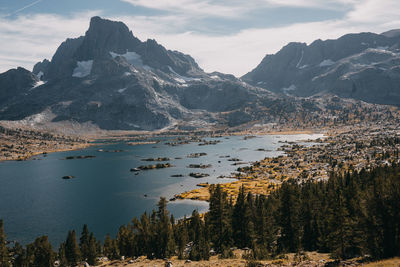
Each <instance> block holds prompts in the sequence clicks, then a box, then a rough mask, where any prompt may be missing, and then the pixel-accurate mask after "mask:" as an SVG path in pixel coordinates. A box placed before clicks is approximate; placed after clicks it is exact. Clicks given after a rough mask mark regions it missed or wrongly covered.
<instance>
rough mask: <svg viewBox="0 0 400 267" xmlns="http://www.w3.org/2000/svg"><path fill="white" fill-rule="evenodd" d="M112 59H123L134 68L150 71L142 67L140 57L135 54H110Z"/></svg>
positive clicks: (147, 67)
mask: <svg viewBox="0 0 400 267" xmlns="http://www.w3.org/2000/svg"><path fill="white" fill-rule="evenodd" d="M110 55H111V56H112V58H116V57H123V58H125V60H126V61H127V62H128V63H129V64H131V65H132V66H134V67H139V68H144V69H145V70H151V67H149V66H147V65H144V64H143V60H142V57H141V56H140V55H139V54H138V53H136V52H128V51H127V52H126V53H125V54H118V53H114V52H110Z"/></svg>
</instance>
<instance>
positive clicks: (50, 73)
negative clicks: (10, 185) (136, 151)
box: [0, 17, 275, 130]
mask: <svg viewBox="0 0 400 267" xmlns="http://www.w3.org/2000/svg"><path fill="white" fill-rule="evenodd" d="M0 84H1V85H3V84H4V86H2V87H1V88H2V89H3V88H5V92H3V90H2V92H1V95H0V109H1V110H2V112H1V113H0V120H21V119H24V118H25V117H27V116H32V115H35V114H40V113H42V112H43V111H47V112H46V116H47V118H45V119H46V120H51V121H52V122H57V121H67V120H69V121H76V122H92V123H94V124H96V125H98V126H99V127H100V128H103V129H128V130H154V129H161V128H164V127H171V126H176V125H180V124H181V123H182V122H184V121H186V122H188V121H189V122H190V123H187V124H184V125H183V126H182V127H186V128H187V129H191V128H199V127H203V126H207V125H215V124H218V123H223V124H226V123H229V124H235V123H243V122H244V121H246V118H245V119H243V118H239V119H238V122H235V120H236V119H237V116H236V117H235V115H233V116H232V115H227V114H229V112H231V111H236V112H237V110H238V109H241V108H244V107H246V106H250V105H251V106H257V105H258V103H260V104H261V105H268V104H269V103H270V102H271V101H274V100H275V98H274V97H273V94H272V93H270V92H269V91H267V90H265V89H260V88H254V87H252V86H249V85H247V84H245V83H243V82H242V81H240V80H239V79H237V78H235V77H234V76H233V75H225V74H221V73H211V74H209V73H205V72H204V71H203V70H202V69H201V68H200V67H199V66H198V65H197V63H196V62H195V61H194V59H193V58H192V57H190V56H188V55H185V54H183V53H180V52H177V51H170V50H167V49H165V48H164V47H163V46H161V45H160V44H158V43H157V42H156V41H155V40H147V41H145V42H142V41H140V40H139V39H137V38H136V37H135V36H134V35H133V34H132V32H131V31H130V30H129V29H128V27H127V26H126V25H125V24H123V23H122V22H114V21H110V20H106V19H102V18H100V17H93V18H92V19H91V21H90V27H89V29H88V31H87V32H86V34H85V36H81V37H79V38H75V39H67V40H66V41H65V42H63V43H62V44H61V45H60V46H59V48H58V49H57V51H56V53H55V54H54V56H53V58H52V59H51V61H49V60H44V61H42V62H39V63H37V64H36V65H35V66H34V68H33V72H32V73H30V72H29V71H27V70H25V69H22V68H18V69H17V70H10V71H9V72H6V73H3V74H0ZM221 112H228V113H227V114H225V115H221ZM46 116H45V117H46ZM224 116H225V117H226V118H225V117H224ZM247 120H252V117H251V116H250V117H249V118H247ZM178 127H179V126H178Z"/></svg>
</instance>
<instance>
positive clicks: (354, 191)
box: [0, 163, 400, 266]
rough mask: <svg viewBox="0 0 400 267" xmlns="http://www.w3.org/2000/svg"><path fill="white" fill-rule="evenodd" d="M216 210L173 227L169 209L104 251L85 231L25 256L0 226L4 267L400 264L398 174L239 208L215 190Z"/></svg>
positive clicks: (362, 176)
mask: <svg viewBox="0 0 400 267" xmlns="http://www.w3.org/2000/svg"><path fill="white" fill-rule="evenodd" d="M210 191H211V192H210V193H211V198H210V209H209V212H207V213H206V214H205V215H204V216H203V215H200V214H199V213H198V212H197V211H193V214H192V216H191V217H190V218H184V219H180V220H175V219H174V218H173V216H170V215H169V212H168V211H167V208H166V205H167V201H166V200H165V199H164V198H161V199H160V201H159V203H158V209H157V210H155V211H153V212H152V213H151V214H147V213H144V214H143V215H142V216H141V217H140V218H134V219H133V220H132V222H131V223H129V224H127V225H124V226H121V228H120V229H119V232H118V234H117V236H116V237H115V238H114V239H113V238H111V237H110V236H107V237H106V239H105V241H104V244H103V245H102V244H101V243H100V242H99V241H97V240H96V239H95V237H94V235H93V234H91V233H90V232H89V230H88V228H87V226H86V225H85V226H84V228H83V231H82V234H81V237H80V239H79V240H78V239H77V237H76V234H75V231H70V232H69V233H68V235H67V239H66V241H65V242H64V243H63V244H61V246H60V248H59V250H58V253H55V252H54V251H53V248H52V246H51V245H50V243H49V241H48V239H47V237H46V236H43V237H40V238H38V239H36V240H35V242H34V243H32V244H29V245H27V246H26V248H23V247H22V246H21V245H19V244H15V245H14V246H13V247H9V246H6V245H5V244H6V242H5V240H6V239H5V234H4V229H3V223H2V221H0V265H1V266H9V265H10V264H9V263H11V262H13V266H52V263H53V262H54V260H59V262H60V264H61V266H71V265H74V264H75V263H77V262H80V261H81V260H85V261H87V262H88V263H89V264H96V261H97V257H98V256H101V255H103V256H106V257H108V258H109V259H117V258H120V257H121V256H125V257H135V256H140V255H146V256H147V257H148V258H161V259H162V258H168V257H171V256H173V255H178V257H179V258H182V259H184V258H188V259H191V260H201V259H208V258H209V257H210V253H214V252H215V253H220V255H221V257H222V258H224V257H230V256H231V255H232V252H231V248H232V247H238V248H246V250H247V248H249V250H248V251H250V253H248V257H249V258H253V259H265V258H274V257H277V256H279V255H281V254H283V253H288V252H295V253H299V254H301V252H302V251H314V250H316V251H319V252H329V253H331V254H332V256H333V257H334V258H338V259H347V258H353V257H358V256H365V255H369V257H371V258H372V259H381V258H388V257H393V256H400V166H399V165H396V164H394V163H393V164H392V165H391V166H383V167H378V168H375V169H373V170H371V171H365V170H361V171H360V172H354V173H346V174H345V175H336V174H331V177H330V179H329V180H328V181H327V182H318V183H315V182H307V183H303V184H299V183H298V182H297V181H295V180H291V181H288V182H285V183H283V184H282V186H281V187H280V188H279V189H278V190H276V191H274V192H273V193H272V194H270V195H269V196H264V195H252V194H251V193H245V192H246V190H245V188H243V187H242V188H241V190H240V192H239V195H238V197H237V201H236V202H235V203H233V201H232V200H231V199H228V197H227V194H226V193H225V192H224V191H223V190H222V189H221V187H220V186H219V185H217V186H212V187H211V190H210Z"/></svg>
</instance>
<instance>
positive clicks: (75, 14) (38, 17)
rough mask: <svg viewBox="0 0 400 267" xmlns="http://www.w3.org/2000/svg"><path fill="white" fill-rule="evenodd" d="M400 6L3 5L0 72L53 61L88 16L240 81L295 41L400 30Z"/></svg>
mask: <svg viewBox="0 0 400 267" xmlns="http://www.w3.org/2000/svg"><path fill="white" fill-rule="evenodd" d="M399 2H400V1H398V0H379V1H378V0H247V1H239V0H79V1H78V0H68V1H61V0H2V1H1V3H0V72H3V71H6V70H7V69H9V68H15V67H17V66H22V67H25V68H27V69H31V68H32V66H33V64H34V63H35V62H37V61H40V60H42V59H44V58H49V59H50V58H51V56H52V54H53V53H54V52H55V50H56V49H57V47H58V45H59V44H60V43H61V42H62V41H63V40H65V39H66V38H72V37H78V36H80V35H83V34H84V33H85V31H86V29H87V27H88V24H89V19H90V17H91V16H94V15H99V16H102V17H105V18H109V19H114V20H120V21H123V22H124V23H126V24H127V25H128V27H130V28H131V30H132V31H133V33H134V35H136V36H137V37H138V38H140V39H142V40H146V39H147V38H152V39H156V40H157V41H158V42H159V43H161V44H162V45H164V46H165V47H166V48H168V49H172V50H179V51H181V52H184V53H187V54H190V55H192V56H193V57H194V58H195V59H196V61H197V62H198V63H199V65H200V66H201V67H202V68H203V69H205V70H206V71H209V72H211V71H220V72H225V73H233V74H235V75H237V76H240V75H243V74H245V73H246V72H248V71H250V70H251V69H252V68H254V67H255V66H256V65H257V64H258V63H259V62H260V61H261V59H262V58H263V57H264V56H265V54H267V53H268V54H270V53H275V52H277V51H278V50H279V49H280V48H281V47H282V46H283V45H285V44H286V43H288V42H291V41H299V42H307V43H310V42H312V41H313V40H315V39H318V38H321V39H328V38H337V37H340V36H341V35H343V34H345V33H349V32H361V31H371V32H378V33H379V32H382V31H386V30H389V29H393V28H400V17H398V15H397V14H399V13H400V3H399Z"/></svg>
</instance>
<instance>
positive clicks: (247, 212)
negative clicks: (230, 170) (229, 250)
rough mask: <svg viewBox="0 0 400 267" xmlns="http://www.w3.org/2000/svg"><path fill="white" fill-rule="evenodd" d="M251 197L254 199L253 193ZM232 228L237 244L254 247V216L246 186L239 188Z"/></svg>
mask: <svg viewBox="0 0 400 267" xmlns="http://www.w3.org/2000/svg"><path fill="white" fill-rule="evenodd" d="M250 199H252V196H251V195H250ZM232 230H233V237H234V238H233V239H234V241H235V245H236V246H238V247H240V248H244V247H253V242H254V238H255V236H254V224H253V216H252V211H251V203H249V202H248V198H246V194H245V188H244V186H241V188H240V189H239V194H238V197H237V200H236V204H235V206H234V208H233V215H232Z"/></svg>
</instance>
